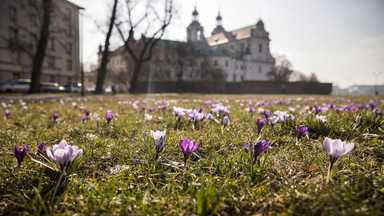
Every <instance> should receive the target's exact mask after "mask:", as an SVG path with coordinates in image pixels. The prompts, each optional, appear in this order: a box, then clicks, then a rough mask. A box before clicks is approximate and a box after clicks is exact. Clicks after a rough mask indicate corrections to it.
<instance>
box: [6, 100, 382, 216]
mask: <svg viewBox="0 0 384 216" xmlns="http://www.w3.org/2000/svg"><path fill="white" fill-rule="evenodd" d="M60 99H61V100H62V104H63V105H62V104H61V103H60ZM185 99H188V100H189V102H187V101H184V100H185ZM371 99H376V101H375V103H377V105H378V106H377V107H376V108H375V109H377V108H379V109H382V110H383V108H384V107H383V105H382V103H383V102H382V101H381V100H383V99H384V98H382V97H381V98H380V97H376V98H372V97H368V96H362V97H334V96H322V97H320V96H281V95H267V96H265V95H209V96H204V95H138V96H126V95H118V96H106V97H96V96H90V97H85V98H81V97H68V96H65V97H61V98H57V97H56V96H55V95H52V96H50V97H49V98H44V97H43V96H41V97H36V96H34V97H24V96H20V97H14V98H13V99H11V98H10V97H3V99H2V102H3V103H4V104H5V105H7V106H8V104H10V105H11V106H10V107H7V109H9V110H10V111H11V114H10V116H9V117H8V118H6V117H5V116H4V117H3V116H2V117H0V121H1V127H0V137H1V151H0V154H1V157H0V158H1V159H0V167H1V168H0V179H1V181H0V191H1V193H0V214H4V215H18V214H26V215H40V214H48V215H52V214H60V215H74V214H80V215H117V214H120V215H132V214H133V215H147V214H150V215H153V214H155V215H156V214H157V215H191V214H192V215H194V214H197V215H212V214H214V215H244V214H246V215H249V214H271V215H276V214H285V215H379V214H382V211H383V206H384V196H383V195H384V194H383V193H384V165H383V158H384V146H383V140H384V136H383V134H384V133H383V129H384V117H376V116H375V115H374V114H373V110H371V109H361V110H356V111H342V112H340V113H338V114H337V113H336V112H335V111H334V109H329V110H327V111H325V112H323V113H320V114H321V115H326V116H327V119H328V120H327V122H326V123H324V124H320V123H318V122H317V121H316V120H315V115H314V114H313V113H309V112H308V110H306V108H305V107H306V106H308V108H309V107H310V106H314V105H321V106H323V107H326V106H330V105H329V104H331V103H333V104H334V107H339V106H342V105H345V104H349V105H350V104H354V105H363V104H364V103H366V104H369V103H370V102H372V101H370V100H371ZM278 100H283V101H284V103H280V102H278ZM40 101H41V102H40ZM118 101H120V102H121V103H118ZM124 101H126V102H127V103H128V104H127V105H124ZM135 101H138V106H139V107H140V108H141V106H146V107H147V108H148V107H149V106H155V107H157V106H156V105H155V103H157V104H158V105H161V104H162V103H163V101H169V103H170V105H169V106H168V108H167V109H166V110H165V111H164V112H161V111H158V110H156V111H154V112H151V113H149V114H150V115H152V116H153V119H152V120H151V121H149V122H146V121H145V120H144V113H145V112H147V111H144V112H140V110H138V111H135V110H134V109H133V108H132V103H134V102H135ZM174 101H177V106H178V107H183V108H195V109H199V108H203V109H204V111H205V112H207V113H208V112H210V104H208V106H207V107H208V108H206V109H205V108H204V106H205V105H206V104H205V102H206V101H213V102H214V101H220V102H221V103H222V104H223V105H225V106H226V105H230V106H231V108H230V114H229V119H230V124H229V125H228V126H227V127H225V128H224V130H223V131H221V125H218V124H216V123H215V122H212V121H209V120H204V121H202V122H199V124H197V125H194V126H192V124H190V125H188V120H187V118H186V117H184V118H183V119H182V120H181V122H180V123H178V122H177V121H176V119H175V117H174V116H173V114H172V107H173V105H174V104H173V102H174ZM183 101H184V102H183ZM258 101H268V105H261V106H255V103H256V102H258ZM21 102H25V103H26V104H25V106H27V107H28V108H27V109H23V106H22V104H21ZM73 102H75V103H76V105H73V104H72V103H73ZM248 102H250V103H251V104H252V105H253V106H255V107H256V110H257V108H259V107H262V108H264V109H270V110H272V111H277V110H280V111H288V108H289V107H291V108H295V111H294V112H293V113H292V114H293V115H294V116H295V120H294V121H289V122H288V123H277V124H276V125H275V126H274V127H273V128H272V127H271V126H269V125H266V126H265V127H264V128H263V129H262V133H261V137H260V139H265V140H268V141H271V145H270V147H269V148H267V149H266V150H265V151H264V152H263V153H262V154H261V155H260V156H259V157H258V161H257V163H256V165H255V166H250V164H249V155H248V154H247V153H245V151H244V148H243V147H244V144H246V143H248V142H249V141H251V142H252V143H255V142H256V140H257V129H256V120H257V119H258V118H260V117H262V115H260V114H258V113H257V111H256V112H255V113H252V114H250V113H247V112H246V111H244V108H246V107H247V106H248V105H247V104H248ZM285 102H288V104H287V103H285ZM240 104H244V105H245V106H244V107H241V106H240ZM272 104H273V105H272ZM326 104H328V105H326ZM82 105H83V107H84V109H88V110H90V111H91V112H92V114H93V113H97V114H98V115H99V118H98V119H91V118H90V117H88V119H87V120H86V121H85V122H83V121H82V120H81V118H80V116H81V115H84V111H83V110H82V109H81V106H82ZM100 107H103V110H102V111H101V110H100ZM122 108H125V109H124V110H122ZM107 109H110V110H112V111H113V112H114V114H115V115H114V118H113V120H112V121H111V123H110V124H107V123H106V120H105V117H104V115H105V112H106V110H107ZM3 110H4V109H3ZM302 110H303V113H301V112H300V111H302ZM52 113H58V114H59V123H58V124H56V123H55V122H54V121H53V120H52V118H51V115H52ZM92 114H91V115H92ZM356 116H360V117H361V121H360V122H359V123H356ZM215 118H217V117H216V116H215ZM263 118H264V117H263ZM217 119H218V120H219V121H221V119H220V118H217ZM97 122H99V126H98V123H97ZM297 125H305V126H307V127H308V131H309V133H308V136H306V137H304V138H302V139H300V145H296V133H295V129H294V127H295V126H297ZM164 129H167V132H166V139H165V144H164V150H163V152H162V153H161V158H160V159H159V160H158V161H155V160H154V158H155V147H154V143H153V140H152V138H151V137H150V131H151V130H164ZM325 137H329V138H332V139H341V140H343V141H347V143H349V142H353V143H354V144H355V147H354V149H353V151H352V152H351V153H349V154H347V155H345V156H342V157H340V158H339V159H338V161H337V162H336V165H335V166H336V167H337V170H335V171H334V173H333V178H332V181H331V182H330V183H329V184H326V178H327V169H328V166H329V156H328V153H327V152H326V150H325V149H324V146H323V142H324V138H325ZM183 138H188V139H190V140H195V141H197V142H198V143H199V148H198V150H197V151H196V152H195V153H194V154H192V155H191V156H190V158H189V159H188V165H187V167H186V168H184V167H183V166H182V164H183V154H182V152H181V151H180V148H179V145H178V143H179V141H180V140H181V139H183ZM62 139H65V140H66V141H67V142H68V143H69V144H71V145H77V146H79V148H81V149H83V151H84V154H83V156H82V164H81V165H80V166H79V167H78V168H77V169H76V170H75V172H74V173H75V175H70V176H63V177H62V181H61V182H62V183H58V181H57V179H56V180H52V178H50V177H48V176H47V175H46V174H45V173H44V172H43V171H42V169H41V167H40V165H39V164H37V163H34V162H33V161H31V160H30V159H28V158H27V157H26V158H25V160H24V161H23V162H22V164H21V167H20V168H17V161H16V159H15V157H14V155H13V154H12V149H13V148H14V147H15V146H18V145H21V144H25V145H27V146H28V147H29V154H30V155H31V156H32V157H33V158H35V159H39V156H38V154H37V145H38V144H39V143H41V142H46V143H47V144H48V147H52V146H53V145H54V144H58V143H59V142H60V140H62Z"/></svg>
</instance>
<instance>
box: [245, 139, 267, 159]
mask: <svg viewBox="0 0 384 216" xmlns="http://www.w3.org/2000/svg"><path fill="white" fill-rule="evenodd" d="M270 144H271V141H266V140H259V141H257V142H256V144H255V145H254V146H253V148H252V156H253V165H255V164H256V159H257V157H258V156H259V155H260V154H261V153H262V152H263V151H264V150H265V149H267V148H268V147H269V145H270ZM251 147H252V143H251V142H248V145H247V144H244V149H245V152H247V153H248V151H249V148H251Z"/></svg>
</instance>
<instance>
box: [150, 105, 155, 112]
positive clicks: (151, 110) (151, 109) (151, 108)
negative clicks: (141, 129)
mask: <svg viewBox="0 0 384 216" xmlns="http://www.w3.org/2000/svg"><path fill="white" fill-rule="evenodd" d="M155 110H156V108H155V107H153V106H151V107H149V108H148V112H153V111H155Z"/></svg>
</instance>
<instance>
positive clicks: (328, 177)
mask: <svg viewBox="0 0 384 216" xmlns="http://www.w3.org/2000/svg"><path fill="white" fill-rule="evenodd" d="M332 167H333V163H332V162H331V163H330V164H329V168H328V175H327V184H328V182H329V180H331V172H332Z"/></svg>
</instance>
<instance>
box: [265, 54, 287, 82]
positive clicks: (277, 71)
mask: <svg viewBox="0 0 384 216" xmlns="http://www.w3.org/2000/svg"><path fill="white" fill-rule="evenodd" d="M275 59H276V65H275V67H274V69H273V70H272V71H270V72H268V73H267V75H268V76H269V77H270V78H271V79H272V80H274V81H283V82H288V81H289V78H290V77H291V75H292V74H293V70H292V64H291V62H290V61H289V60H288V59H287V57H286V56H285V55H280V56H277V57H276V58H275Z"/></svg>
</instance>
